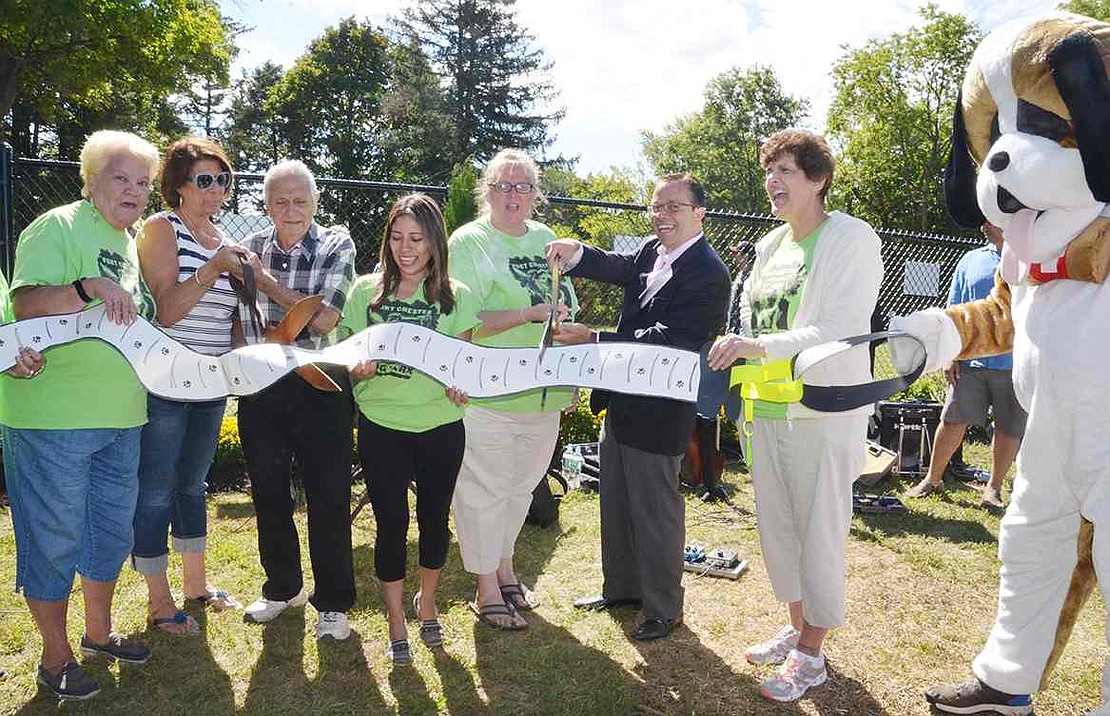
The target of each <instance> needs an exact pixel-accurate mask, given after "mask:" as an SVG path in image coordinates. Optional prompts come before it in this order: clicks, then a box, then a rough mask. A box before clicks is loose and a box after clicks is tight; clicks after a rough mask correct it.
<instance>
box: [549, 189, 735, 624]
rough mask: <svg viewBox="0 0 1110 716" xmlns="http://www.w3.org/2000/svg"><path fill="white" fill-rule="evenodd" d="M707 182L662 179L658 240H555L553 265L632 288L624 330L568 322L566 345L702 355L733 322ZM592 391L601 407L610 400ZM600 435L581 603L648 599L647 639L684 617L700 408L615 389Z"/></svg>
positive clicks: (654, 220)
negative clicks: (687, 491)
mask: <svg viewBox="0 0 1110 716" xmlns="http://www.w3.org/2000/svg"><path fill="white" fill-rule="evenodd" d="M705 199H706V197H705V189H704V188H703V187H702V185H701V184H700V183H698V182H697V180H695V179H694V178H693V177H691V176H690V175H689V174H668V175H666V176H664V177H662V178H661V179H659V181H658V182H657V183H656V185H655V191H654V192H653V193H652V198H651V206H650V207H649V216H650V218H651V224H652V227H653V228H654V229H655V236H653V237H651V238H650V239H648V240H647V241H645V242H644V243H643V244H642V245H641V246H640V247H639V248H638V249H637V250H636V251H634V252H631V253H617V252H610V251H602V250H601V249H597V248H594V247H592V246H586V245H584V244H582V243H581V242H578V241H575V240H573V239H562V240H559V241H553V242H551V243H549V244H548V245H547V259H548V263H550V264H552V265H554V264H555V263H559V264H560V265H562V266H563V267H564V268H565V269H566V271H567V273H568V274H569V275H571V276H576V277H582V278H592V279H596V280H598V281H603V282H605V283H611V284H616V285H618V286H623V287H624V303H623V306H622V308H621V315H620V319H619V321H618V323H617V330H616V331H594V330H591V329H590V328H588V327H586V326H584V325H582V324H579V323H565V324H563V325H562V326H561V327H560V328H559V329H558V330H557V332H556V333H555V340H557V341H559V342H561V343H567V344H573V343H585V342H590V341H622V342H642V343H656V344H660V345H667V346H673V347H676V348H682V349H685V350H689V351H695V352H696V351H698V350H700V349H701V347H702V346H703V345H704V344H705V343H706V342H708V341H711V340H713V338H714V337H715V336H717V335H718V334H719V333H720V332H722V331H723V330H724V328H725V321H726V315H727V312H728V294H729V273H728V269H727V268H725V265H724V263H722V262H721V259H720V257H719V256H717V253H716V252H715V251H714V250H713V248H712V247H711V246H710V245H709V242H708V241H706V239H705V234H704V232H703V231H702V221H703V220H704V219H705ZM598 392H599V391H595V393H594V400H592V401H591V402H592V403H593V404H594V405H595V407H596V405H597V403H598V399H599V398H601V397H602V396H599V395H598ZM605 398H607V399H608V414H607V415H606V418H605V424H604V425H603V427H602V432H601V455H600V458H601V569H602V574H603V577H604V584H603V586H602V593H601V595H600V596H597V597H587V598H584V599H579V600H577V601H576V602H575V606H576V607H578V608H582V609H609V608H613V607H619V606H642V607H643V616H644V619H643V622H642V623H641V624H640V625H639V626H638V627H637V629H636V630H635V631H634V632H633V633H632V637H633V638H634V639H637V640H640V641H650V640H652V639H659V638H661V637H665V636H667V635H668V634H670V633H671V631H672V630H673V629H674V628H675V627H676V626H678V625H679V624H681V623H682V593H683V592H682V552H683V548H684V546H685V542H686V517H685V509H684V507H685V505H684V502H683V500H682V496H681V495H680V494H679V492H678V472H679V467H680V465H681V462H682V454H683V452H684V451H685V449H686V443H687V441H688V440H689V439H690V435H691V433H692V432H693V429H694V414H695V407H694V404H693V403H687V402H682V401H678V400H670V399H666V398H648V397H644V396H638V395H626V394H622V393H614V394H611V395H606V396H605Z"/></svg>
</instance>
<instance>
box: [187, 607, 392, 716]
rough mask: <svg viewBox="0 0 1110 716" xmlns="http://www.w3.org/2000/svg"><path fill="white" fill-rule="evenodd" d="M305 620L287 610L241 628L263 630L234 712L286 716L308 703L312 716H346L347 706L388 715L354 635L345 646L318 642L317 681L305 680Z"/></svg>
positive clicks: (296, 611) (297, 611) (358, 637)
mask: <svg viewBox="0 0 1110 716" xmlns="http://www.w3.org/2000/svg"><path fill="white" fill-rule="evenodd" d="M304 619H305V614H304V609H303V608H290V609H289V610H287V611H286V612H285V613H283V614H282V615H281V616H280V617H279V618H277V619H275V620H274V621H272V622H269V623H268V624H264V625H261V626H257V627H256V626H254V625H246V626H245V627H244V628H259V629H261V630H262V652H261V653H260V654H259V655H258V660H257V661H256V662H255V664H254V668H253V669H252V671H251V676H250V684H249V685H248V686H247V694H246V698H245V699H244V701H243V707H242V709H241V710H240V711H239V713H240V714H243V715H246V714H250V715H251V716H255V715H257V714H288V713H290V711H289V709H290V706H289V704H293V703H297V704H303V703H310V704H312V706H313V710H314V712H315V713H340V712H342V713H346V712H348V711H349V710H350V708H351V705H352V704H358V706H359V709H360V711H362V712H365V713H387V712H388V711H389V710H390V709H389V708H388V707H387V706H386V703H385V699H384V698H383V697H382V694H381V691H380V690H379V689H378V685H377V682H376V681H374V678H373V675H372V674H371V673H370V668H369V666H368V665H367V663H366V656H365V654H364V653H363V644H362V637H361V635H359V634H358V632H351V636H350V637H349V638H348V639H346V640H345V641H341V642H337V641H334V640H332V639H325V640H323V641H321V642H319V647H318V658H319V663H318V666H317V669H316V677H315V678H314V679H310V678H309V677H308V675H307V674H306V673H305V665H304V639H305V629H304ZM284 695H288V698H285V696H284ZM208 711H209V712H211V713H223V712H217V711H211V710H208ZM227 713H230V712H227Z"/></svg>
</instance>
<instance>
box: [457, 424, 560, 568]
mask: <svg viewBox="0 0 1110 716" xmlns="http://www.w3.org/2000/svg"><path fill="white" fill-rule="evenodd" d="M559 415H560V413H559V411H552V412H545V413H508V412H501V411H498V410H489V409H487V408H480V407H477V406H470V407H468V408H467V409H466V415H465V417H464V418H463V424H464V425H465V426H466V452H465V453H464V454H463V462H462V469H461V470H459V480H458V483H457V484H456V485H455V497H454V500H453V501H452V503H451V509H452V512H453V514H454V517H455V532H456V534H457V535H458V539H459V551H460V552H461V553H462V561H463V568H465V569H466V571H468V572H471V573H473V574H489V573H491V572H494V571H496V570H497V566H498V565H499V564H500V563H501V560H502V558H505V557H512V556H513V551H514V549H515V547H516V537H517V535H518V534H519V533H520V528H521V527H522V526H523V525H524V518H525V517H526V516H527V515H528V508H529V506H531V504H532V490H534V489H535V487H536V485H537V484H539V481H540V478H541V477H543V476H544V475H545V474H546V472H547V466H548V465H549V464H550V462H551V454H552V452H553V451H554V450H555V441H556V439H557V438H558V437H559Z"/></svg>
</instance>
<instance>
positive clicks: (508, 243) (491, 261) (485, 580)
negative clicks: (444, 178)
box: [450, 149, 578, 630]
mask: <svg viewBox="0 0 1110 716" xmlns="http://www.w3.org/2000/svg"><path fill="white" fill-rule="evenodd" d="M539 174H540V172H539V167H538V166H537V165H536V163H535V161H533V160H532V158H531V157H529V156H528V155H527V154H525V153H524V152H522V151H520V150H518V149H504V150H502V151H500V152H498V154H497V155H496V156H494V158H493V159H492V160H490V163H489V165H488V166H486V168H485V171H484V172H483V173H482V178H481V180H480V181H479V183H478V187H477V189H476V194H477V198H478V202H479V204H480V206H481V212H482V214H481V216H480V217H479V218H477V219H475V220H474V221H472V222H470V223H469V224H466V225H464V226H460V227H459V228H458V229H456V230H455V232H454V233H453V234H452V235H451V239H450V247H451V262H450V272H451V277H452V278H455V279H457V280H459V281H461V282H462V283H464V284H466V285H467V286H469V287H470V290H471V291H472V292H473V293H474V295H475V298H476V302H477V305H478V306H479V307H480V308H481V312H480V313H479V314H478V317H479V318H480V319H481V321H482V325H481V326H480V327H479V328H478V329H477V330H476V331H475V333H474V342H475V343H478V344H480V345H486V346H503V347H520V346H538V345H539V344H540V340H541V339H542V337H543V330H544V322H545V321H547V319H548V316H549V315H550V313H551V311H552V309H553V308H555V310H557V311H558V312H559V316H560V318H562V317H565V316H567V315H568V313H573V312H575V311H577V308H578V302H577V298H576V297H575V295H574V289H573V287H572V286H571V284H570V280H569V279H563V282H562V284H561V289H560V292H559V293H560V295H559V296H557V297H552V296H550V292H551V277H550V276H551V275H550V272H549V270H548V267H547V261H546V259H545V258H544V246H545V245H546V244H547V242H549V241H552V240H554V239H555V234H554V233H553V232H552V231H551V229H549V228H548V227H546V226H544V225H543V224H541V223H539V222H537V221H533V220H532V213H533V211H534V210H535V208H536V206H537V205H538V204H539V203H540V202H541V201H543V193H542V192H541V191H540V188H539ZM572 399H573V391H572V390H571V389H554V388H552V389H548V390H547V391H546V394H545V392H544V391H543V390H540V389H536V390H529V391H525V392H523V393H516V394H514V395H509V396H505V397H502V398H489V399H482V400H477V399H472V400H471V401H470V403H469V404H468V406H467V409H466V415H465V417H464V420H463V422H464V425H465V427H466V452H465V453H464V455H463V463H462V469H461V470H460V471H459V479H458V483H457V485H456V487H455V497H454V500H453V502H452V509H453V511H454V516H455V529H456V531H457V532H458V539H459V550H460V552H461V553H462V560H463V567H464V568H465V569H466V570H467V571H468V572H471V573H473V574H475V575H477V580H478V588H477V594H476V597H475V600H474V602H473V603H472V604H471V609H472V610H473V611H474V613H475V615H476V617H477V618H478V620H479V621H480V622H481V623H483V624H486V625H489V626H491V627H494V628H496V629H506V630H519V629H524V628H526V627H527V626H528V622H527V621H526V620H525V619H524V617H523V616H521V614H520V611H522V610H524V611H527V610H530V609H532V608H534V607H535V606H536V605H537V604H538V601H537V599H536V596H535V594H534V593H533V592H532V591H531V590H530V589H529V588H528V587H526V586H524V585H523V584H522V583H521V581H520V578H519V577H518V576H517V574H516V571H515V569H514V567H513V552H514V549H515V546H516V538H517V535H518V534H519V533H520V529H521V527H522V526H523V525H524V518H525V517H526V516H527V514H528V508H529V506H530V505H531V503H532V490H533V489H535V487H536V485H537V484H538V483H539V481H540V479H541V478H543V477H544V475H545V474H546V471H547V466H548V464H549V463H550V462H551V455H552V452H553V451H554V449H555V442H556V439H557V438H558V435H559V414H560V411H561V410H562V409H563V408H566V407H568V406H570V405H571V403H572Z"/></svg>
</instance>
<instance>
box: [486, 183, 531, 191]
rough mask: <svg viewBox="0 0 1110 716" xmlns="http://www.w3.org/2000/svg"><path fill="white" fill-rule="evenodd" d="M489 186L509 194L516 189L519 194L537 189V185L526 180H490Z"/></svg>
mask: <svg viewBox="0 0 1110 716" xmlns="http://www.w3.org/2000/svg"><path fill="white" fill-rule="evenodd" d="M489 188H490V189H493V190H494V191H496V192H498V193H500V194H508V193H509V192H510V191H512V190H514V189H516V193H517V194H531V193H532V192H534V191H535V190H536V185H535V184H531V183H529V182H526V181H518V182H516V183H515V184H514V183H513V182H511V181H495V182H490V185H489Z"/></svg>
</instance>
